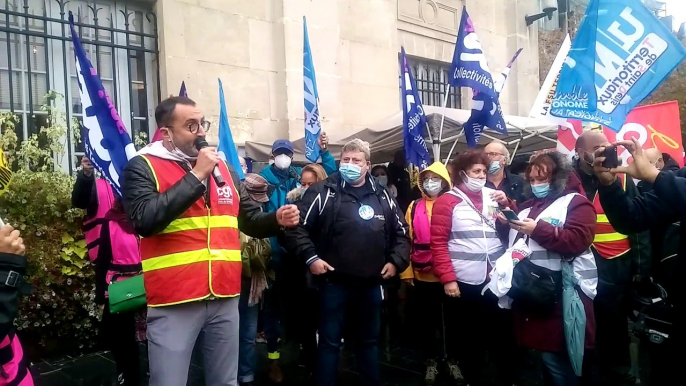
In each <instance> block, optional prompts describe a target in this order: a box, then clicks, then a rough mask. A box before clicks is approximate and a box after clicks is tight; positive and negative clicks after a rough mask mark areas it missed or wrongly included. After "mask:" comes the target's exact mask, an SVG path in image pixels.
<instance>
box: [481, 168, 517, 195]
mask: <svg viewBox="0 0 686 386" xmlns="http://www.w3.org/2000/svg"><path fill="white" fill-rule="evenodd" d="M486 187H487V188H491V189H496V190H502V191H503V193H505V195H506V196H507V198H509V199H511V200H515V201H517V202H518V203H519V204H521V203H523V202H524V201H526V199H525V197H524V179H522V177H520V176H518V175H516V174H512V173H510V170H509V169H508V168H505V178H504V179H503V182H502V183H501V185H500V187H497V186H495V185H494V184H493V183H492V182H491V181H486Z"/></svg>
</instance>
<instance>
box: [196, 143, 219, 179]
mask: <svg viewBox="0 0 686 386" xmlns="http://www.w3.org/2000/svg"><path fill="white" fill-rule="evenodd" d="M219 162H221V158H219V154H217V149H216V148H214V147H206V148H203V149H200V152H199V153H198V159H197V160H196V161H195V166H194V167H193V173H195V175H196V176H198V178H199V179H200V180H201V181H204V180H206V179H207V177H209V176H210V174H211V173H212V169H214V167H215V166H217V165H218V164H219Z"/></svg>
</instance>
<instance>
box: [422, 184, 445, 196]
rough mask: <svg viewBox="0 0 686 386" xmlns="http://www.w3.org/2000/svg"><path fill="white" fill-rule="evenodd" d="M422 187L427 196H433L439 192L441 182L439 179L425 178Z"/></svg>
mask: <svg viewBox="0 0 686 386" xmlns="http://www.w3.org/2000/svg"><path fill="white" fill-rule="evenodd" d="M422 187H423V188H424V192H425V193H426V194H428V195H429V196H435V195H437V194H438V193H440V192H441V187H442V184H441V183H440V181H431V180H426V181H424V184H423V185H422Z"/></svg>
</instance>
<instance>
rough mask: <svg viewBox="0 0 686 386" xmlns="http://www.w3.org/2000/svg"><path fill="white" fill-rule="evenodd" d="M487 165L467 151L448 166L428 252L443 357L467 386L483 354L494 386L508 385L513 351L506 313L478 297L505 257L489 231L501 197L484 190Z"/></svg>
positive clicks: (474, 381) (475, 379) (474, 380)
mask: <svg viewBox="0 0 686 386" xmlns="http://www.w3.org/2000/svg"><path fill="white" fill-rule="evenodd" d="M489 164H490V161H489V159H488V157H487V156H486V154H484V153H483V152H482V151H480V150H478V151H477V150H470V151H467V152H465V153H463V154H461V155H460V156H458V157H457V158H456V159H455V160H453V161H452V162H451V164H450V167H451V169H452V170H451V174H450V175H451V178H452V182H453V185H454V186H455V187H454V188H453V189H452V190H450V191H449V192H448V193H446V194H444V195H442V196H441V197H439V198H438V199H437V200H436V203H435V204H434V208H433V213H432V217H431V253H432V255H433V267H434V273H435V274H436V276H437V277H438V279H439V280H440V282H441V284H443V289H444V291H445V294H446V295H447V298H446V299H445V319H446V320H445V323H446V343H447V349H448V358H457V359H459V361H460V367H461V369H462V371H463V372H464V379H465V381H466V382H467V383H469V384H470V385H480V384H481V382H482V380H483V378H484V376H485V371H484V370H485V369H486V353H487V352H488V353H489V355H488V358H489V360H490V361H493V362H495V363H496V366H497V369H498V374H497V379H498V384H499V385H512V384H513V383H514V382H513V379H512V377H513V376H514V375H513V374H514V372H515V371H514V370H513V369H512V367H513V366H512V363H513V362H514V360H513V359H514V355H513V354H512V352H511V351H512V350H511V348H513V347H514V337H513V336H512V324H511V317H510V312H509V310H501V309H499V308H498V304H497V303H498V299H497V298H496V297H495V296H494V295H493V294H492V293H491V292H486V294H485V295H482V292H483V289H484V286H485V285H486V282H487V280H488V273H489V272H490V270H491V267H493V265H494V264H495V261H496V260H497V259H498V258H499V257H500V255H502V254H503V252H505V246H504V245H503V244H502V242H501V241H500V239H499V237H498V234H497V232H496V229H495V220H496V217H497V213H498V208H499V206H500V205H503V206H506V205H509V201H508V199H507V197H506V196H505V193H503V192H501V191H496V190H492V189H489V188H485V187H484V185H485V183H486V171H487V170H488V165H489Z"/></svg>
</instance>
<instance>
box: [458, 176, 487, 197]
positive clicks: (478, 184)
mask: <svg viewBox="0 0 686 386" xmlns="http://www.w3.org/2000/svg"><path fill="white" fill-rule="evenodd" d="M462 176H463V177H462V180H463V181H464V186H465V187H466V188H467V189H469V190H470V191H472V192H474V193H476V192H480V191H481V189H483V188H484V186H486V179H485V178H484V179H483V180H482V179H478V178H472V177H469V176H468V175H467V174H464V173H463V175H462Z"/></svg>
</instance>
